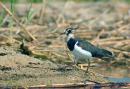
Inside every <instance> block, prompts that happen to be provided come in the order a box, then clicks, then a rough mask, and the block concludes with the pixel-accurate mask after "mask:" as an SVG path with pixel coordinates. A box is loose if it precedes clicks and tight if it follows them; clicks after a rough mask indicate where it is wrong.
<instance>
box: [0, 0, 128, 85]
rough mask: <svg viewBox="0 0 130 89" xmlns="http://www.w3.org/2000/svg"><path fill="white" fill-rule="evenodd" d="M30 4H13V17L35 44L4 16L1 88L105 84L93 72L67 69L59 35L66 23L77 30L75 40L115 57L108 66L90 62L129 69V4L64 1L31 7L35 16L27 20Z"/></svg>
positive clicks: (0, 41) (62, 38) (66, 55)
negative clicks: (27, 32) (90, 83)
mask: <svg viewBox="0 0 130 89" xmlns="http://www.w3.org/2000/svg"><path fill="white" fill-rule="evenodd" d="M29 6H30V5H29V4H16V5H15V8H16V9H15V10H16V11H15V12H16V13H15V14H16V17H17V18H18V21H19V23H22V25H23V26H24V27H25V28H26V29H27V30H28V31H29V32H30V33H31V34H32V35H33V36H34V37H35V38H36V39H37V40H34V41H30V40H28V35H27V34H26V32H23V29H22V28H20V26H19V25H18V24H17V23H16V22H15V21H13V20H12V19H11V17H10V16H9V15H8V14H7V13H6V15H5V17H4V18H5V19H4V20H3V23H2V26H1V28H0V84H1V85H22V86H29V85H43V84H46V85H51V84H65V83H79V82H83V81H85V80H92V81H96V82H100V83H104V82H108V81H107V80H106V79H104V78H103V77H102V76H101V75H100V74H98V73H97V72H96V71H95V70H93V68H91V69H90V73H88V74H84V73H85V72H84V71H83V70H79V69H76V68H75V67H73V66H68V65H69V63H70V62H72V59H73V57H72V55H71V53H70V52H69V51H68V49H67V48H66V46H65V35H61V34H60V33H62V32H64V30H65V28H67V27H69V26H70V25H71V26H77V25H78V26H79V29H78V30H77V31H76V32H75V35H76V37H80V38H82V39H84V40H88V41H90V42H91V43H93V44H94V45H95V46H99V47H103V48H105V49H108V50H110V51H112V52H113V53H114V54H115V60H113V61H112V62H111V63H109V62H104V61H102V60H101V59H96V58H94V59H96V60H92V63H94V64H95V65H96V66H99V65H100V63H104V65H105V66H114V67H122V66H123V68H127V69H128V70H130V61H129V59H130V45H129V44H130V12H129V8H130V7H129V4H126V3H115V2H109V3H76V2H72V1H69V0H68V1H67V2H47V4H32V7H31V9H32V10H34V11H35V13H34V14H32V15H31V17H32V18H31V17H30V18H27V17H26V13H27V12H28V9H29ZM7 7H9V5H7ZM41 7H42V8H43V9H41ZM0 10H2V7H0ZM1 13H3V12H1ZM22 42H23V43H24V44H23V45H21V44H22ZM68 62H69V63H68ZM100 67H102V66H100ZM128 74H130V71H129V72H128ZM117 75H118V74H117ZM117 75H115V76H117ZM129 77H130V76H129Z"/></svg>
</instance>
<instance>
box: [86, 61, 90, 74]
mask: <svg viewBox="0 0 130 89" xmlns="http://www.w3.org/2000/svg"><path fill="white" fill-rule="evenodd" d="M89 67H90V60H89V59H88V67H87V70H86V73H88V70H89Z"/></svg>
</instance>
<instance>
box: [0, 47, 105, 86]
mask: <svg viewBox="0 0 130 89" xmlns="http://www.w3.org/2000/svg"><path fill="white" fill-rule="evenodd" d="M66 66H67V65H65V64H57V63H53V62H51V61H49V60H44V61H43V60H38V59H36V58H33V57H29V56H27V55H23V54H20V53H18V52H16V51H14V50H13V48H9V47H0V84H2V85H8V86H9V85H22V86H29V85H42V84H46V85H51V84H65V83H78V82H83V81H85V80H86V79H89V80H93V81H97V82H107V81H106V80H105V79H103V78H102V77H97V78H96V77H95V76H93V75H91V73H90V74H86V75H84V73H85V72H84V71H83V70H79V69H76V68H74V67H72V66H67V67H66ZM95 74H96V73H95Z"/></svg>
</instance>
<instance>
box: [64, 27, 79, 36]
mask: <svg viewBox="0 0 130 89" xmlns="http://www.w3.org/2000/svg"><path fill="white" fill-rule="evenodd" d="M78 28H79V27H78V26H77V27H68V28H66V29H65V31H64V34H66V35H67V36H68V35H69V34H73V33H74V32H75V30H76V29H78Z"/></svg>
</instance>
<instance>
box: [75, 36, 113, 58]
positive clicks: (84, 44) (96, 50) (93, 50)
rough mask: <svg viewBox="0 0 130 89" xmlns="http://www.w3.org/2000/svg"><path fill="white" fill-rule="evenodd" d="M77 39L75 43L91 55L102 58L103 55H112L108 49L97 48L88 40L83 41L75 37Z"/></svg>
mask: <svg viewBox="0 0 130 89" xmlns="http://www.w3.org/2000/svg"><path fill="white" fill-rule="evenodd" d="M77 41H78V44H77V45H78V46H80V47H81V48H82V49H84V50H87V51H89V52H91V54H92V56H93V57H98V58H103V57H110V56H112V55H113V54H112V53H111V52H110V51H107V50H105V49H101V48H98V47H96V46H94V45H93V44H91V43H90V42H88V41H83V40H80V39H77Z"/></svg>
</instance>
